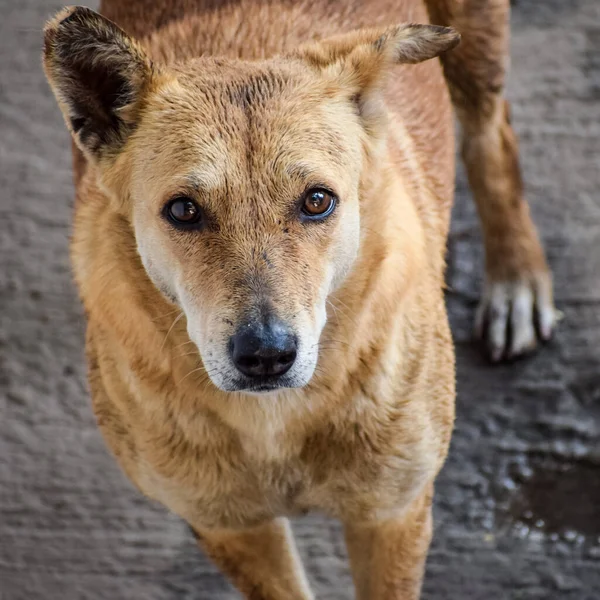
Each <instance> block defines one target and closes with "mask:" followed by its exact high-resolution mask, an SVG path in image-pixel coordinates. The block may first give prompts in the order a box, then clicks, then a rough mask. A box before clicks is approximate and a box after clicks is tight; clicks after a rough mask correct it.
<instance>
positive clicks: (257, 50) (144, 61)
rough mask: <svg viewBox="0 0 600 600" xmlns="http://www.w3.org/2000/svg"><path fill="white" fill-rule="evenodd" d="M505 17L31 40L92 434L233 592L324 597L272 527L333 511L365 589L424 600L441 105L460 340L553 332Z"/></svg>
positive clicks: (460, 11)
mask: <svg viewBox="0 0 600 600" xmlns="http://www.w3.org/2000/svg"><path fill="white" fill-rule="evenodd" d="M508 4H509V2H508V0H478V1H474V0H473V1H471V0H428V1H422V0H410V1H409V0H393V1H392V0H372V1H371V2H362V1H359V0H350V1H348V2H346V1H342V0H331V1H326V0H300V1H299V2H291V1H288V0H269V1H263V0H232V1H230V2H217V1H213V0H162V1H161V0H131V1H129V2H123V1H122V0H106V1H105V2H104V3H103V5H102V8H101V12H102V13H103V15H104V16H100V15H99V14H97V13H95V12H93V11H91V10H89V9H85V8H69V9H65V10H64V11H63V12H61V13H60V14H58V16H56V18H54V19H53V20H52V21H50V23H49V24H48V25H47V26H46V29H45V49H44V66H45V71H46V74H47V77H48V80H49V82H50V85H51V87H52V89H53V91H54V94H55V95H56V98H57V100H58V103H59V105H60V108H61V109H62V112H63V114H64V117H65V120H66V123H67V126H68V128H69V130H70V131H71V133H72V135H73V139H74V142H75V146H74V172H75V182H76V189H77V200H76V214H75V226H74V234H73V240H72V260H73V265H74V271H75V276H76V280H77V284H78V287H79V290H80V293H81V297H82V299H83V303H84V306H85V310H86V313H87V322H88V327H87V344H86V345H87V358H88V362H89V380H90V386H91V391H92V398H93V405H94V411H95V414H96V416H97V419H98V424H99V427H100V429H101V430H102V432H103V435H104V437H105V439H106V442H107V443H108V445H109V447H110V448H111V450H112V451H113V452H114V454H115V455H116V457H117V459H118V461H119V463H120V465H121V466H122V467H123V469H124V470H125V471H126V473H127V474H128V476H129V477H130V478H131V479H132V480H133V481H134V482H135V484H136V485H137V486H138V487H139V489H140V490H141V491H142V492H143V493H145V494H146V495H148V496H149V497H151V498H154V499H155V500H157V501H159V502H161V503H163V504H164V505H165V506H167V507H168V508H169V509H171V510H172V511H174V512H175V513H177V514H178V515H180V516H181V517H182V518H183V519H185V520H186V521H187V522H188V523H189V524H190V526H191V527H192V529H193V531H194V532H195V534H196V536H197V538H198V540H199V543H200V544H201V545H202V546H203V547H204V549H205V551H206V552H207V554H208V555H209V556H210V557H212V559H213V560H214V562H215V563H216V564H217V565H218V566H219V567H220V568H221V569H222V570H223V572H225V573H226V574H227V575H228V576H229V577H230V578H231V580H232V581H233V583H234V584H235V585H236V586H237V587H238V588H239V590H241V592H242V593H244V594H245V595H246V596H247V597H248V598H252V599H254V600H282V599H290V600H291V599H294V600H307V599H309V598H312V597H313V596H312V594H311V592H310V589H309V586H308V584H307V581H306V578H305V576H304V574H303V571H302V568H301V565H300V563H299V561H298V558H297V555H296V551H295V549H294V545H293V542H292V540H291V536H290V531H289V526H288V524H287V521H286V517H288V516H290V515H294V514H299V513H303V512H305V511H309V510H313V509H315V510H320V511H323V512H325V513H327V514H329V515H332V516H334V517H336V518H339V519H341V520H342V522H343V524H344V527H345V535H346V541H347V545H348V550H349V555H350V560H351V565H352V572H353V577H354V580H355V584H356V589H357V594H358V597H359V598H361V599H369V600H384V599H385V600H391V599H400V598H402V599H414V598H417V597H418V596H419V591H420V587H421V580H422V575H423V569H424V563H425V557H426V554H427V549H428V546H429V542H430V538H431V533H432V522H431V501H432V492H433V481H434V478H435V477H436V475H437V473H438V471H439V469H440V467H441V465H442V463H443V461H444V459H445V456H446V453H447V449H448V443H449V440H450V434H451V430H452V424H453V418H454V395H455V386H454V377H455V376H454V351H453V346H452V340H451V336H450V330H449V327H448V320H447V315H446V310H445V306H444V295H443V287H444V254H445V246H446V237H447V233H448V228H449V218H450V208H451V203H452V196H453V188H454V169H455V165H454V138H453V119H452V104H454V107H455V109H456V112H457V114H458V117H459V120H460V123H461V124H462V129H463V134H464V135H463V137H464V141H463V144H462V148H463V158H464V161H465V163H466V167H467V171H468V176H469V180H470V183H471V186H472V189H473V192H474V196H475V200H476V203H477V207H478V209H479V214H480V216H481V221H482V224H483V231H484V239H485V248H486V257H487V264H486V267H487V271H486V287H485V290H484V294H483V300H482V303H481V306H480V309H479V311H478V315H477V324H476V325H477V329H478V331H479V333H480V334H481V335H482V336H484V337H485V339H486V340H487V344H488V348H489V351H490V353H491V356H492V358H493V359H500V358H502V357H508V356H515V355H518V354H521V353H523V352H525V351H527V350H529V349H530V348H531V347H533V346H534V345H535V343H536V340H537V338H538V337H541V338H548V337H549V336H550V334H551V332H552V328H553V324H554V309H553V302H552V286H551V279H550V274H549V271H548V268H547V266H546V261H545V258H544V253H543V251H542V248H541V246H540V243H539V241H538V237H537V234H536V231H535V228H534V226H533V224H532V221H531V219H530V216H529V211H528V208H527V205H526V203H525V201H524V200H523V196H522V188H521V182H520V176H519V164H518V152H517V142H516V138H515V135H514V133H513V130H512V128H511V125H510V120H509V115H508V107H507V104H506V102H505V100H504V99H503V84H504V77H505V70H504V64H505V59H506V55H507V38H508V25H507V16H508V10H509V8H508ZM109 19H110V20H109ZM115 23H117V24H118V26H117V25H116V24H115ZM408 23H421V24H408ZM429 23H434V24H433V25H432V24H429ZM120 27H122V28H123V29H120ZM457 32H460V35H462V43H461V44H460V45H458V44H459V37H460V36H459V33H457ZM457 45H458V46H457ZM455 46H457V47H456V48H455ZM437 56H440V57H441V61H440V60H429V59H432V58H434V57H437ZM422 61H428V62H423V64H419V65H417V64H416V63H421V62H422ZM407 65H410V66H407ZM413 65H414V66H413Z"/></svg>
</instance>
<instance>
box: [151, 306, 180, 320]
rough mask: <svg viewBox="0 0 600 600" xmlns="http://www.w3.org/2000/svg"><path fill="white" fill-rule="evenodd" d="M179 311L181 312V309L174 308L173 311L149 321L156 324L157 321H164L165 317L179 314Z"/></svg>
mask: <svg viewBox="0 0 600 600" xmlns="http://www.w3.org/2000/svg"><path fill="white" fill-rule="evenodd" d="M179 311H181V309H180V308H176V309H175V310H172V311H171V312H168V313H166V314H164V315H160V316H158V317H155V318H154V319H151V320H152V322H153V323H156V321H159V320H160V319H164V318H165V317H168V316H170V315H172V314H174V313H176V312H179Z"/></svg>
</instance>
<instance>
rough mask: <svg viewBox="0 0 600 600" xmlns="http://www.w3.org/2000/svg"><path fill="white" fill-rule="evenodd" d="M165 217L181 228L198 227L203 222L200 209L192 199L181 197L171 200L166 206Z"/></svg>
mask: <svg viewBox="0 0 600 600" xmlns="http://www.w3.org/2000/svg"><path fill="white" fill-rule="evenodd" d="M165 216H166V217H167V219H169V221H171V223H172V224H173V225H175V226H179V227H182V226H183V227H189V226H192V225H198V224H199V223H200V222H201V221H202V211H201V210H200V207H199V206H198V205H197V204H196V203H195V202H194V201H193V200H191V199H190V198H186V197H180V198H175V199H174V200H171V202H169V203H168V204H167V205H166V206H165Z"/></svg>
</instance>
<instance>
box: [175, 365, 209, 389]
mask: <svg viewBox="0 0 600 600" xmlns="http://www.w3.org/2000/svg"><path fill="white" fill-rule="evenodd" d="M204 370H205V369H204V366H203V365H201V366H199V367H197V368H196V369H192V370H191V371H190V372H189V373H188V374H187V375H186V376H185V377H183V378H182V379H180V380H179V381H178V382H177V384H176V385H181V384H182V383H183V381H184V380H185V379H187V378H188V377H189V376H190V375H191V374H192V373H197V372H198V371H204Z"/></svg>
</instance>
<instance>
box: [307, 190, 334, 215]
mask: <svg viewBox="0 0 600 600" xmlns="http://www.w3.org/2000/svg"><path fill="white" fill-rule="evenodd" d="M334 208H335V196H334V195H333V194H332V193H331V192H328V191H327V190H324V189H320V188H315V189H312V190H309V191H308V192H307V193H306V195H305V196H304V202H303V204H302V212H303V213H304V214H305V215H306V216H307V217H310V218H312V219H323V218H325V217H327V216H329V215H330V214H331V213H332V212H333V209H334Z"/></svg>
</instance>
